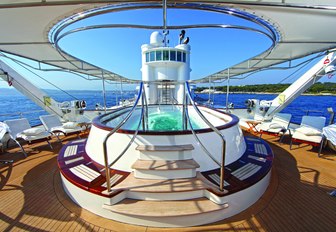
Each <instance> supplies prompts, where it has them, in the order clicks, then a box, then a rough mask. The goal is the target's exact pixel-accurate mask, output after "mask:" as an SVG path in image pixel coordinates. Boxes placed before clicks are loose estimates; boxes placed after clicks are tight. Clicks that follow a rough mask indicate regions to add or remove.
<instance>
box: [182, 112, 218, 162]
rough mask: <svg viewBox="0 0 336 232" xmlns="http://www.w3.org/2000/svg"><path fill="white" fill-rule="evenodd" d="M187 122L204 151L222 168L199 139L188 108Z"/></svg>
mask: <svg viewBox="0 0 336 232" xmlns="http://www.w3.org/2000/svg"><path fill="white" fill-rule="evenodd" d="M186 119H187V120H186V121H187V122H188V124H189V127H190V130H191V133H192V134H193V135H194V137H195V139H196V140H197V143H198V144H199V145H200V146H201V147H202V149H203V151H204V152H205V153H206V154H207V155H208V156H209V157H210V158H211V159H212V160H213V161H214V162H215V163H216V164H218V166H221V163H220V162H219V161H217V160H216V158H215V157H213V156H212V155H211V153H210V152H209V151H208V149H206V147H205V146H204V145H203V143H202V142H201V140H200V139H199V138H198V137H197V134H196V132H195V130H194V128H193V126H192V123H191V120H190V117H189V112H188V108H186Z"/></svg>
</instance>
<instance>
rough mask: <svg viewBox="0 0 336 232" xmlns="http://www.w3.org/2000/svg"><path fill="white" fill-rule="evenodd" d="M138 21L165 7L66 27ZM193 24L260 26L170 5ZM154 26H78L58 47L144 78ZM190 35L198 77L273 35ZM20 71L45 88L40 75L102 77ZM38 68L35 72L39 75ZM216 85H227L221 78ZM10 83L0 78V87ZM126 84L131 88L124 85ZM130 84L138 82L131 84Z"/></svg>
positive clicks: (257, 49) (247, 54) (285, 74)
mask: <svg viewBox="0 0 336 232" xmlns="http://www.w3.org/2000/svg"><path fill="white" fill-rule="evenodd" d="M119 23H120V24H140V25H151V26H153V25H158V26H161V25H163V17H162V10H161V9H148V10H132V11H126V12H115V13H110V14H106V15H100V16H96V17H94V18H89V19H86V20H83V21H81V22H79V23H77V24H75V25H72V26H70V27H69V28H67V29H66V30H71V29H74V28H80V27H83V26H90V25H104V24H119ZM190 24H228V25H240V26H249V27H253V28H256V29H261V28H260V27H259V26H256V25H254V24H252V23H251V22H248V21H246V20H243V19H239V18H236V17H233V16H229V15H224V14H219V13H214V12H204V11H196V10H184V9H168V11H167V25H170V26H174V25H190ZM152 32H153V30H148V29H132V28H130V29H126V28H119V29H116V28H114V29H111V28H109V29H98V30H87V31H82V32H77V33H74V34H70V35H68V36H66V37H64V38H63V39H62V40H61V41H60V42H59V45H60V47H61V48H62V49H63V50H65V51H67V52H68V53H69V54H71V55H73V56H75V57H78V58H80V59H82V60H84V61H87V62H89V63H92V64H94V65H96V66H99V67H102V68H104V69H107V70H110V71H112V72H115V73H117V74H120V75H122V76H125V77H128V78H131V79H137V80H140V79H141V71H140V69H141V45H142V44H147V43H149V38H150V34H151V33H152ZM179 33H180V30H170V31H169V36H168V39H169V46H173V47H174V46H176V45H177V44H178V35H179ZM186 36H188V37H189V38H190V42H189V44H190V46H191V69H192V71H191V79H199V78H202V77H205V76H208V75H210V74H213V73H215V72H218V71H221V70H223V69H225V68H228V67H230V66H232V65H235V64H237V63H240V62H242V61H244V60H247V59H249V58H251V57H253V56H256V55H258V54H259V53H261V52H263V51H264V50H266V49H267V48H268V47H269V46H270V40H269V39H268V38H266V37H265V36H263V35H261V34H257V33H255V32H251V31H246V30H234V29H209V28H207V29H188V30H186ZM18 68H19V69H20V70H21V72H22V73H23V74H24V75H25V76H27V77H29V78H28V79H29V80H31V81H32V82H33V83H35V84H37V85H38V86H40V87H41V88H45V89H54V88H55V87H54V86H52V85H50V84H49V83H47V82H45V81H42V80H41V79H40V78H39V77H38V76H42V77H43V78H45V79H47V80H48V81H49V82H52V83H53V84H54V85H56V86H58V87H59V88H62V89H65V90H68V89H76V90H100V89H102V82H101V81H85V80H83V79H81V78H79V77H78V76H73V75H69V74H66V73H63V72H55V73H50V72H47V73H44V72H38V71H35V70H34V71H32V72H30V71H27V70H25V69H22V68H21V67H18ZM294 71H295V70H288V71H281V72H280V71H264V72H259V73H257V74H255V75H253V76H250V77H248V78H246V79H242V80H232V81H231V82H230V84H231V85H248V84H265V83H274V84H277V83H281V82H282V81H283V80H285V83H291V82H293V81H294V80H295V79H296V78H298V77H299V75H300V74H302V73H301V72H298V73H297V74H295V75H293V76H291V74H292V73H293V72H294ZM35 74H36V75H35ZM335 79H336V77H335V78H331V79H328V78H327V77H324V78H322V79H321V80H320V81H322V82H325V81H331V82H335ZM217 85H226V83H220V84H217ZM2 87H8V85H7V84H6V83H5V82H3V81H1V82H0V88H2ZM106 88H107V89H109V90H117V89H119V88H120V84H106ZM123 88H127V86H124V87H123ZM129 88H134V86H130V87H129Z"/></svg>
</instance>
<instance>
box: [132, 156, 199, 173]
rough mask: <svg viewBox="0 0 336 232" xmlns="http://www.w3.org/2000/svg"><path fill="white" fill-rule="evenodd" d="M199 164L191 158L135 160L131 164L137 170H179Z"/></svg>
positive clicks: (196, 166) (193, 167)
mask: <svg viewBox="0 0 336 232" xmlns="http://www.w3.org/2000/svg"><path fill="white" fill-rule="evenodd" d="M199 167H200V166H199V164H198V163H197V162H196V161H195V160H193V159H188V160H139V159H138V160H137V161H136V162H135V163H134V164H133V165H132V168H133V169H137V170H160V171H165V170H166V171H168V170H181V169H195V168H199Z"/></svg>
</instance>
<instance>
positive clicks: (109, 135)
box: [103, 82, 144, 192]
mask: <svg viewBox="0 0 336 232" xmlns="http://www.w3.org/2000/svg"><path fill="white" fill-rule="evenodd" d="M143 90H144V88H143V82H141V83H140V91H139V94H138V96H137V98H136V100H135V102H134V105H133V107H132V108H131V110H130V111H129V112H128V114H127V116H126V117H125V118H124V119H123V120H122V121H121V122H120V123H119V124H118V125H117V126H116V127H115V128H113V130H111V131H110V132H109V133H108V134H107V135H106V137H105V139H104V142H103V152H104V164H105V175H106V185H107V191H108V192H110V191H111V183H110V169H109V167H110V165H109V163H108V156H107V140H108V139H109V138H110V137H111V136H112V135H113V134H114V133H115V132H116V131H118V130H119V129H120V128H121V127H122V126H123V125H124V124H125V123H126V122H127V120H128V119H129V118H130V117H131V115H132V114H133V112H134V110H135V108H136V106H137V105H138V103H139V100H140V97H141V96H143ZM140 121H141V120H140ZM120 157H121V156H120ZM120 157H118V159H120Z"/></svg>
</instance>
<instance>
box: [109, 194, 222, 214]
mask: <svg viewBox="0 0 336 232" xmlns="http://www.w3.org/2000/svg"><path fill="white" fill-rule="evenodd" d="M227 207H228V204H227V203H226V204H223V205H218V204H215V203H213V202H212V201H210V200H208V199H207V198H204V197H202V198H197V199H192V200H185V201H142V200H134V199H124V200H122V201H121V202H119V203H118V204H115V205H106V204H105V205H103V208H105V209H107V210H111V211H113V212H115V213H119V214H124V215H129V216H142V217H181V216H192V215H200V214H205V213H208V212H214V211H219V210H223V209H225V208H227Z"/></svg>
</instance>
